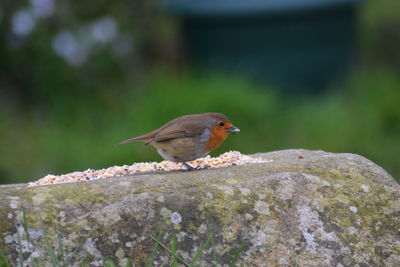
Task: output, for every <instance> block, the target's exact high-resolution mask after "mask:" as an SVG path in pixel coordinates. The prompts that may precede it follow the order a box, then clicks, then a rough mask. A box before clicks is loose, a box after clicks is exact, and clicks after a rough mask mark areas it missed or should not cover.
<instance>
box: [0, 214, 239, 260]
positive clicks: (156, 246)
mask: <svg viewBox="0 0 400 267" xmlns="http://www.w3.org/2000/svg"><path fill="white" fill-rule="evenodd" d="M23 217H24V219H23V227H24V234H25V237H26V240H27V243H28V244H30V243H31V239H30V236H29V231H28V219H27V218H26V216H25V213H23ZM41 228H42V231H43V239H44V248H45V252H46V253H47V255H48V257H49V259H48V260H44V259H35V262H34V266H45V265H47V264H49V263H50V264H51V266H52V267H67V266H70V265H71V264H72V263H73V262H72V259H73V257H74V256H75V255H76V254H77V253H78V252H79V250H80V248H81V247H82V245H83V244H84V242H85V240H83V241H82V242H81V244H80V245H79V246H77V247H76V248H75V250H74V251H73V253H71V255H69V257H66V256H65V248H64V247H63V243H62V233H61V230H60V226H59V225H57V226H56V230H55V237H54V238H50V237H49V234H48V229H47V228H46V226H45V225H44V224H42V227H41ZM162 235H163V231H160V233H159V235H158V237H155V236H153V235H150V236H149V237H150V238H151V239H152V240H153V241H154V243H153V246H152V248H151V253H150V255H149V257H148V259H147V260H145V266H146V267H151V266H154V262H155V260H156V258H157V256H158V254H159V253H162V250H165V251H167V252H168V254H169V256H170V263H169V265H168V266H172V267H177V266H179V263H180V264H183V265H184V266H187V267H195V266H197V265H196V262H197V261H198V260H199V259H200V258H201V257H202V256H203V255H205V254H206V249H207V248H210V247H211V252H212V254H213V259H214V261H217V258H216V255H215V249H214V234H213V233H210V234H209V235H208V237H207V239H206V240H205V241H204V243H202V244H201V245H200V247H199V248H198V250H197V251H196V252H195V254H194V256H193V258H192V259H191V260H190V262H187V261H185V260H184V259H183V258H182V257H181V256H179V254H178V249H177V246H178V244H177V237H176V232H175V230H173V231H172V234H171V239H170V241H169V246H167V245H166V244H164V243H163V242H162V241H161V237H162ZM51 240H55V243H56V245H53V244H52V241H51ZM17 244H18V248H17V249H18V257H19V259H18V261H19V265H18V266H24V263H25V259H24V254H23V251H22V237H21V236H19V235H18V240H17ZM32 250H33V248H30V247H28V251H32ZM242 250H243V245H240V246H239V248H237V249H236V250H235V251H234V253H233V255H232V260H231V261H230V263H229V266H231V267H233V266H236V264H237V262H238V260H239V258H240V255H241V253H242ZM14 265H15V264H14ZM14 265H13V264H12V263H11V262H10V261H9V259H8V258H7V257H6V255H5V253H4V252H3V251H2V250H1V249H0V267H9V266H14ZM104 266H105V267H114V266H118V264H117V263H115V262H114V261H113V260H112V259H111V258H109V257H107V256H105V257H104ZM124 266H125V267H129V266H133V265H132V261H131V260H128V261H127V262H126V264H125V265H124Z"/></svg>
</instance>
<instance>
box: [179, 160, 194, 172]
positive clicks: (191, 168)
mask: <svg viewBox="0 0 400 267" xmlns="http://www.w3.org/2000/svg"><path fill="white" fill-rule="evenodd" d="M182 163H183V165H185V167H186V169H187V170H188V171H193V170H194V168H193V167H192V166H190V165H189V164H187V163H186V162H184V161H182Z"/></svg>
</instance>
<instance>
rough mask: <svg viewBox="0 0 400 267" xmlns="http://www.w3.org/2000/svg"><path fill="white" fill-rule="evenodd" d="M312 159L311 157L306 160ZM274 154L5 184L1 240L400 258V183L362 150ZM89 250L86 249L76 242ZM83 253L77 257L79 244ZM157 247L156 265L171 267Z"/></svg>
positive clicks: (103, 252) (184, 253) (146, 250)
mask: <svg viewBox="0 0 400 267" xmlns="http://www.w3.org/2000/svg"><path fill="white" fill-rule="evenodd" d="M300 155H301V157H300ZM256 156H258V157H263V158H266V159H272V160H273V161H272V162H269V163H261V164H250V165H242V166H234V167H229V168H222V169H210V170H199V171H193V172H175V173H159V174H148V175H137V176H131V177H119V178H110V179H106V180H100V181H93V182H87V183H79V184H59V185H51V186H42V187H32V188H28V187H26V185H12V186H0V197H1V199H2V201H1V203H0V247H1V248H2V249H3V250H4V252H5V253H6V254H7V256H8V257H9V259H10V260H11V261H12V263H14V264H17V263H18V261H19V255H18V253H19V252H21V251H22V252H23V254H22V255H23V260H24V263H25V264H27V265H29V264H31V263H32V262H34V260H35V259H37V258H38V259H40V261H42V262H50V259H49V256H48V253H47V249H46V245H45V236H47V238H48V240H49V241H50V243H51V244H52V246H53V247H55V248H57V247H58V245H57V244H59V243H61V244H62V251H63V253H64V255H65V256H66V257H71V264H72V265H74V266H79V265H81V264H84V263H88V264H90V265H91V266H101V265H102V264H103V263H104V260H105V259H106V258H111V259H113V260H114V261H115V262H117V263H119V264H122V263H123V262H127V261H128V259H131V260H132V262H133V263H135V264H137V265H142V264H143V263H145V262H146V260H147V259H149V257H150V255H151V253H152V248H153V246H154V240H153V239H152V238H151V236H157V237H158V238H159V240H160V242H162V243H163V244H166V245H167V246H169V244H170V242H171V240H174V239H176V243H177V244H176V245H177V250H178V254H179V255H180V256H181V257H182V258H184V259H185V260H186V261H189V262H190V260H191V259H192V258H193V257H194V255H195V254H196V252H197V251H198V250H199V248H200V246H201V245H202V244H204V242H206V240H208V239H210V237H212V239H210V240H212V242H211V241H210V242H211V243H210V244H209V245H208V247H207V248H206V249H204V251H203V253H202V254H201V257H200V259H199V261H198V263H199V264H200V265H201V266H209V265H211V264H217V263H219V264H229V263H230V262H231V261H232V259H233V257H234V255H235V253H236V252H237V251H238V249H239V248H240V255H239V259H238V262H237V263H238V265H243V266H257V265H258V266H265V265H267V266H277V265H279V266H290V265H297V266H341V265H342V266H354V265H357V264H358V265H359V266H362V265H365V266H399V265H400V256H399V255H400V246H399V243H400V234H399V229H400V219H399V214H400V200H399V199H400V198H399V197H400V186H399V185H398V184H397V183H396V182H395V181H394V179H393V178H392V177H391V176H390V175H389V174H388V173H387V172H385V171H384V170H383V169H382V168H380V167H379V166H377V165H375V164H374V163H372V162H370V161H368V160H367V159H365V158H363V157H360V156H358V155H354V154H333V153H327V152H323V151H306V150H286V151H277V152H270V153H261V154H257V155H256ZM77 248H78V249H77ZM75 250H76V251H77V253H75V254H73V251H75ZM170 260H171V259H170V254H169V252H168V251H167V250H165V249H160V248H159V249H158V251H157V254H156V259H155V262H154V264H155V265H161V264H162V263H165V264H167V265H168V264H170V263H171V261H170Z"/></svg>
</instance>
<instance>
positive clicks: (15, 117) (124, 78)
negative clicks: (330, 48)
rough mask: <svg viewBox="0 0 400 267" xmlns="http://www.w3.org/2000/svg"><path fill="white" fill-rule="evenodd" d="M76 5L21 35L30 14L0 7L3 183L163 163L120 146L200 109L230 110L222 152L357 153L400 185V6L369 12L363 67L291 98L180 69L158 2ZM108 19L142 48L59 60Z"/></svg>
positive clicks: (378, 5) (383, 4)
mask: <svg viewBox="0 0 400 267" xmlns="http://www.w3.org/2000/svg"><path fill="white" fill-rule="evenodd" d="M75 2H76V1H75ZM75 2H72V1H71V2H69V1H61V2H60V3H61V5H60V7H58V9H56V11H55V12H56V15H54V16H51V17H49V18H41V19H40V20H38V21H37V24H36V27H35V29H34V30H33V32H32V34H30V35H29V36H26V37H24V38H23V39H21V38H20V37H18V36H13V34H12V33H10V27H11V26H10V25H11V23H10V21H11V20H12V14H14V13H15V12H16V11H17V10H18V9H19V8H24V7H23V6H20V5H21V3H17V2H15V3H14V2H13V1H6V2H5V4H2V5H1V12H0V13H1V16H0V19H1V22H2V23H0V41H1V42H2V43H3V44H8V45H5V46H2V47H1V48H0V88H1V95H0V96H1V98H0V122H1V124H0V140H1V141H0V142H1V143H0V158H1V160H0V183H17V182H26V181H30V180H34V179H36V178H40V177H42V176H44V175H46V174H48V173H52V174H60V173H66V172H72V171H76V170H84V169H87V168H94V169H97V168H105V167H109V166H110V165H114V164H117V165H122V164H131V163H132V162H135V161H150V160H157V161H158V160H161V158H160V156H159V155H158V154H157V153H156V151H155V149H154V148H152V147H150V146H144V145H142V144H140V143H133V144H129V145H124V146H114V144H115V143H117V142H119V141H121V140H123V139H126V138H129V137H133V136H136V135H140V134H143V133H146V132H147V131H150V130H153V129H155V128H158V127H159V126H161V125H162V124H163V123H165V122H167V121H168V120H170V119H172V118H174V117H176V116H180V115H184V114H190V113H200V112H222V113H225V114H226V115H227V116H228V117H229V118H231V120H232V121H233V122H234V124H235V125H237V126H238V127H240V128H241V130H242V131H241V133H240V134H238V135H233V136H231V137H230V138H228V140H227V141H226V142H225V143H224V144H222V145H221V147H220V148H218V149H217V150H216V151H214V152H212V153H211V154H212V155H218V154H220V153H223V152H224V151H227V150H239V151H241V152H242V153H247V154H250V153H256V152H265V151H272V150H278V149H289V148H305V149H322V150H327V151H332V152H351V153H358V154H360V155H363V156H365V157H367V158H369V159H371V160H373V161H375V162H376V163H378V164H380V165H381V166H382V167H384V168H385V169H387V170H388V171H389V172H391V174H392V175H393V176H395V177H397V178H400V165H399V164H398V159H397V156H398V153H399V152H400V138H399V136H400V108H399V106H398V102H399V100H400V78H399V77H400V75H399V70H400V58H399V53H398V47H400V39H399V38H400V37H399V36H400V33H399V31H398V29H399V28H400V16H399V13H398V12H397V11H398V10H399V8H395V7H399V3H398V1H395V0H383V1H379V2H377V1H369V2H367V3H366V4H365V5H364V6H362V7H361V8H360V9H359V13H358V20H359V29H360V31H359V32H360V36H359V40H360V44H359V46H360V51H361V52H360V54H359V55H358V56H359V58H358V62H359V64H358V66H356V67H355V68H354V69H353V70H352V71H351V73H349V75H348V77H347V79H346V81H345V82H344V83H343V84H336V85H332V86H331V87H330V88H328V89H327V90H326V91H325V92H324V93H322V94H320V95H315V96H309V95H303V96H301V95H296V96H293V95H285V94H282V93H278V92H279V90H275V89H277V88H270V87H268V86H261V85H260V84H257V83H255V82H253V81H251V80H249V79H247V78H246V77H232V76H229V75H225V74H218V73H208V74H205V73H203V74H199V73H198V72H196V71H195V70H186V71H177V68H176V67H177V66H179V60H178V59H177V58H178V56H177V51H179V46H177V40H179V36H178V34H177V32H176V30H177V27H176V26H175V25H174V23H175V22H174V21H173V20H172V19H170V18H166V17H164V16H163V15H162V14H161V13H160V12H159V10H158V9H157V8H156V7H155V6H154V2H153V1H149V2H148V1H144V2H142V3H139V2H136V1H134V2H133V3H128V2H118V3H117V2H112V1H102V3H101V4H98V5H97V4H96V6H95V8H85V7H84V5H85V4H84V3H81V4H78V2H76V3H75ZM79 3H80V2H79ZM91 6H92V5H91ZM105 7H107V8H105ZM395 11H396V12H395ZM104 16H108V17H110V16H111V17H112V18H114V19H115V21H116V23H117V25H118V34H119V33H121V34H123V36H126V35H131V39H130V40H133V41H132V44H131V45H132V47H133V48H134V49H133V50H132V51H127V53H126V54H123V55H120V54H118V53H117V54H115V53H114V52H113V51H114V50H113V49H112V46H113V43H112V42H110V43H107V44H98V45H96V47H95V48H93V49H94V50H93V51H95V52H93V53H92V54H90V55H89V57H90V58H89V59H90V60H89V59H88V61H87V63H84V64H81V65H79V66H73V65H69V64H67V63H66V61H65V60H64V58H62V57H59V56H57V55H56V54H55V52H54V51H53V48H52V40H54V36H56V35H57V34H58V33H60V32H63V31H65V30H68V31H70V32H71V34H77V35H76V36H78V37H79V36H80V35H79V32H80V30H82V29H81V28H80V25H86V27H91V26H90V25H93V23H96V21H98V20H99V18H103V17H104ZM73 36H75V35H73ZM117 36H118V35H117ZM78 37H77V38H78Z"/></svg>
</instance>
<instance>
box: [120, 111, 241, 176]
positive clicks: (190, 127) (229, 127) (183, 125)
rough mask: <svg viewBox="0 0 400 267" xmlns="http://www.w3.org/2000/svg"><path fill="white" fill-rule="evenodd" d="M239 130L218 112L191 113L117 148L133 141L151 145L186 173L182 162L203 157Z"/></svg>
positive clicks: (189, 168)
mask: <svg viewBox="0 0 400 267" xmlns="http://www.w3.org/2000/svg"><path fill="white" fill-rule="evenodd" d="M238 132H240V129H239V128H237V127H235V126H233V124H232V123H231V121H230V120H229V119H228V117H226V116H225V115H224V114H221V113H203V114H191V115H185V116H181V117H178V118H176V119H173V120H171V121H169V122H167V123H166V124H165V125H164V126H162V127H161V128H159V129H157V130H155V131H152V132H150V133H147V134H145V135H141V136H137V137H133V138H130V139H127V140H125V141H122V142H120V143H118V145H122V144H126V143H130V142H133V141H140V142H143V143H144V144H145V145H147V144H151V145H152V146H154V147H155V148H157V152H158V153H159V154H160V155H161V157H163V158H164V159H166V160H169V161H174V162H181V163H183V164H184V165H185V166H186V168H187V169H188V170H192V169H193V167H192V166H190V165H189V164H187V163H186V161H192V160H195V159H197V158H200V157H203V156H205V155H207V154H208V153H209V152H210V151H212V150H214V149H216V148H217V147H218V146H219V145H220V144H221V143H222V142H223V141H224V140H225V139H226V138H227V137H228V135H229V133H238Z"/></svg>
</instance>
